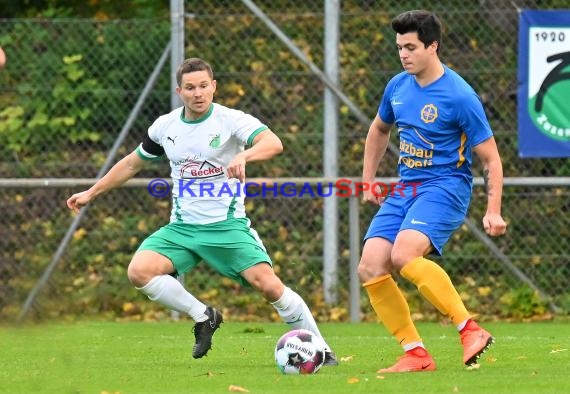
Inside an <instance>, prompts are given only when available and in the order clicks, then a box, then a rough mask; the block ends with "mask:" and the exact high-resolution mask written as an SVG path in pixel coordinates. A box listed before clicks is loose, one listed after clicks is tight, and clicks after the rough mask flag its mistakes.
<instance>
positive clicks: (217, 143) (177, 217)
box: [136, 103, 268, 224]
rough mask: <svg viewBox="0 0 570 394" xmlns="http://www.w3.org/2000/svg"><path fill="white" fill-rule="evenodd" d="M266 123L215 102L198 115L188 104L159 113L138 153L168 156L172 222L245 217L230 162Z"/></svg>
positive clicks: (153, 157) (147, 156)
mask: <svg viewBox="0 0 570 394" xmlns="http://www.w3.org/2000/svg"><path fill="white" fill-rule="evenodd" d="M267 128H268V127H267V126H266V125H264V124H263V123H261V121H259V120H258V119H257V118H255V117H253V116H251V115H248V114H246V113H244V112H242V111H239V110H235V109H231V108H227V107H224V106H223V105H219V104H216V103H213V104H212V105H210V109H209V110H208V112H207V113H206V114H205V115H204V116H202V117H201V118H199V119H196V120H192V121H190V120H186V119H184V107H180V108H177V109H175V110H173V111H172V112H170V113H168V114H166V115H163V116H160V117H159V118H158V119H156V121H155V122H154V123H153V124H152V125H151V126H150V127H149V129H148V138H145V140H144V141H143V142H142V143H141V144H140V146H139V147H138V148H137V150H136V152H137V153H138V155H139V156H140V157H141V158H142V159H143V160H156V159H159V158H161V157H162V156H164V155H166V157H167V158H168V160H170V168H171V169H172V170H171V173H170V176H171V177H172V183H173V185H172V213H171V216H170V222H171V223H174V222H183V223H191V224H208V223H215V222H219V221H223V220H227V219H230V218H243V217H245V207H244V197H245V196H244V194H245V193H243V192H240V185H239V184H238V181H237V180H236V179H228V177H227V175H226V167H227V166H228V164H229V163H230V162H231V160H232V159H233V158H234V157H235V155H237V154H238V153H239V152H242V151H243V150H244V149H245V146H246V145H251V144H252V142H253V139H254V138H255V136H256V135H257V134H259V133H260V132H261V131H263V130H266V129H267Z"/></svg>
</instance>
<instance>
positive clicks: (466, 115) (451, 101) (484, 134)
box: [378, 66, 493, 198]
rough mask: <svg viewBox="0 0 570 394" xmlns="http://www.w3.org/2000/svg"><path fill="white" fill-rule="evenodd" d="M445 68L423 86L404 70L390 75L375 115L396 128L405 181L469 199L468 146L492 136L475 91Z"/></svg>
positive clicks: (400, 172)
mask: <svg viewBox="0 0 570 394" xmlns="http://www.w3.org/2000/svg"><path fill="white" fill-rule="evenodd" d="M444 70H445V71H444V74H443V76H442V77H441V78H439V79H438V80H436V81H434V82H432V83H431V84H429V85H427V86H424V87H421V86H420V85H419V84H418V83H417V82H416V79H415V77H414V76H413V75H410V74H408V73H407V72H402V73H400V74H398V75H396V76H394V77H393V78H392V79H391V80H390V82H389V83H388V85H387V86H386V90H385V91H384V95H383V97H382V101H381V102H380V106H379V108H378V115H379V116H380V118H381V119H382V120H383V121H384V122H385V123H388V124H393V123H394V124H395V126H396V128H397V131H398V135H399V137H400V158H399V161H398V170H399V174H400V177H401V178H402V181H403V182H422V183H427V182H430V183H431V182H432V181H433V182H435V183H439V184H440V186H441V187H443V188H446V189H447V190H450V191H451V190H453V191H452V193H455V192H459V193H460V194H462V195H464V194H467V195H466V196H465V197H467V198H468V197H469V196H470V193H471V186H472V179H473V176H472V174H471V162H472V158H471V150H472V147H474V146H476V145H478V144H480V143H481V142H484V141H485V140H487V139H489V138H490V137H491V136H492V135H493V132H492V131H491V127H490V125H489V122H488V120H487V117H486V116H485V111H484V110H483V105H482V103H481V100H480V99H479V96H478V95H477V94H476V93H475V91H474V90H473V88H472V87H471V86H469V84H468V83H467V82H465V80H464V79H463V78H462V77H461V76H460V75H459V74H457V73H456V72H455V71H453V70H451V69H450V68H448V67H447V66H444ZM448 187H449V188H448Z"/></svg>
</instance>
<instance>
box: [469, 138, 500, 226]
mask: <svg viewBox="0 0 570 394" xmlns="http://www.w3.org/2000/svg"><path fill="white" fill-rule="evenodd" d="M473 152H475V154H476V155H477V157H479V159H481V163H482V164H483V178H484V180H485V188H486V192H487V212H486V213H485V216H484V217H483V228H484V229H485V231H486V232H487V234H489V235H491V236H497V235H502V234H504V233H505V231H506V230H507V224H506V223H505V221H504V220H503V218H502V216H501V199H502V196H503V165H502V163H501V157H500V156H499V150H498V149H497V144H496V142H495V138H493V137H491V138H489V139H488V140H486V141H484V142H482V143H480V144H479V145H477V146H475V147H474V148H473Z"/></svg>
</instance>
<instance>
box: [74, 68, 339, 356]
mask: <svg viewBox="0 0 570 394" xmlns="http://www.w3.org/2000/svg"><path fill="white" fill-rule="evenodd" d="M176 79H177V83H178V87H177V88H176V92H177V93H178V95H179V96H180V99H181V100H182V102H183V104H184V106H183V107H181V108H177V109H175V110H174V111H172V112H170V113H169V114H166V115H163V116H160V117H159V118H158V119H157V120H156V121H155V122H154V123H153V124H152V125H151V126H150V127H149V129H148V135H146V136H145V137H144V139H143V141H142V143H141V144H140V146H139V147H138V148H137V149H136V150H135V151H133V152H132V153H130V154H129V155H127V156H126V157H125V158H123V159H122V160H121V161H119V162H118V163H117V164H115V166H113V167H112V168H111V169H110V170H109V172H108V173H107V174H106V175H105V176H104V177H103V178H101V179H100V180H98V181H97V182H96V183H95V184H94V185H93V186H92V187H91V188H89V189H88V190H86V191H83V192H81V193H77V194H74V195H73V196H71V197H70V198H69V199H68V200H67V206H68V207H69V208H70V209H72V210H74V211H75V212H79V210H80V209H81V207H83V206H85V205H86V204H88V203H89V202H90V201H92V200H93V199H95V198H96V197H97V196H99V195H101V194H102V193H105V192H107V191H109V190H111V189H113V188H116V187H118V186H120V185H122V184H123V183H125V182H126V181H127V180H128V179H130V178H132V177H133V176H134V175H135V174H136V173H137V172H139V171H140V170H141V169H142V168H143V166H144V164H145V163H146V162H147V161H149V160H156V159H160V158H162V157H164V156H166V157H167V158H168V159H169V160H170V167H171V177H172V180H173V193H172V194H173V204H172V214H171V217H170V223H168V224H167V225H165V226H164V227H162V228H160V229H159V230H157V231H156V232H155V233H153V234H151V235H150V236H149V237H148V238H146V239H145V240H144V241H143V243H142V244H141V245H140V247H139V249H138V250H137V252H136V253H135V255H134V256H133V258H132V260H131V262H130V264H129V267H128V277H129V280H130V282H131V283H132V284H133V285H134V286H135V287H136V288H137V289H138V290H140V291H141V292H143V293H144V294H145V295H147V296H148V298H149V299H151V300H152V301H156V302H158V303H160V304H162V305H164V306H166V307H168V308H170V309H172V310H175V311H178V312H180V313H184V314H188V315H189V316H190V317H192V319H193V320H194V321H195V322H196V323H195V325H194V336H195V339H196V344H195V345H194V348H193V352H192V356H193V357H194V358H200V357H203V356H205V355H206V354H207V353H208V350H210V348H211V345H212V336H213V335H214V332H215V331H216V330H217V329H218V328H219V326H220V324H221V323H222V322H223V317H222V314H221V313H220V312H219V311H218V310H216V309H214V308H213V307H211V306H208V305H206V304H204V303H202V302H201V301H200V300H198V299H197V298H196V297H194V296H193V295H192V294H190V293H189V292H188V291H187V290H186V289H185V288H184V287H183V286H182V284H180V282H179V281H178V280H176V279H175V277H174V276H175V275H176V274H183V273H186V272H189V271H191V270H192V269H193V268H194V267H195V266H196V265H197V264H198V263H199V262H200V261H205V262H206V263H207V264H208V265H209V266H210V267H212V268H213V269H215V270H216V271H218V272H219V273H220V274H222V275H224V276H226V277H229V278H232V279H234V280H235V281H237V282H239V283H240V284H243V285H246V286H252V287H253V288H255V289H257V290H258V291H260V292H261V294H262V295H263V297H264V298H265V299H266V300H267V301H269V302H270V303H271V304H272V305H273V307H274V308H275V309H276V311H277V313H278V314H279V316H281V318H282V319H283V321H284V322H285V323H287V324H288V325H289V326H290V327H291V328H293V329H296V328H304V329H308V330H311V331H313V332H315V333H316V334H318V335H319V336H321V334H320V332H319V329H318V327H317V324H316V322H315V319H314V318H313V316H312V314H311V312H310V310H309V308H308V307H307V304H306V303H305V301H303V299H302V298H301V296H299V294H297V293H296V292H294V291H293V290H292V289H290V288H288V287H286V286H285V285H284V284H283V283H282V282H281V280H280V279H279V277H277V275H276V274H275V272H274V271H273V268H272V265H271V259H270V258H269V256H268V254H267V252H266V250H265V247H264V246H263V243H262V242H261V240H260V239H259V237H258V235H257V233H256V232H255V230H254V229H253V228H251V227H250V222H249V219H248V218H247V217H246V214H245V208H244V193H238V192H237V190H238V189H237V187H238V186H239V185H237V182H238V181H239V182H241V183H244V182H245V177H246V170H245V167H246V164H247V163H249V162H252V161H259V160H267V159H270V158H271V157H273V156H275V155H277V154H279V153H280V152H281V151H282V150H283V146H282V144H281V141H280V139H279V138H278V137H277V136H276V135H275V134H274V133H273V132H272V131H271V130H270V129H269V128H268V127H267V126H266V125H264V124H262V123H261V122H260V121H259V120H258V119H256V118H255V117H253V116H251V115H248V114H246V113H244V112H242V111H238V110H235V109H230V108H227V107H224V106H222V105H220V104H217V103H214V102H213V99H214V92H215V91H216V80H215V79H214V75H213V72H212V68H211V67H210V65H209V64H208V63H207V62H205V61H204V60H202V59H199V58H190V59H186V60H185V61H184V62H183V63H182V64H181V65H180V67H179V68H178V70H177V73H176ZM246 146H248V149H245V147H246ZM205 183H208V190H211V193H203V192H200V190H202V191H203V190H205V188H202V189H200V188H201V186H202V185H203V184H205ZM232 191H233V192H232ZM238 194H239V195H238ZM321 337H322V336H321ZM337 364H338V362H337V360H336V356H335V354H334V353H333V351H332V350H331V348H330V347H329V346H328V345H326V354H325V365H337Z"/></svg>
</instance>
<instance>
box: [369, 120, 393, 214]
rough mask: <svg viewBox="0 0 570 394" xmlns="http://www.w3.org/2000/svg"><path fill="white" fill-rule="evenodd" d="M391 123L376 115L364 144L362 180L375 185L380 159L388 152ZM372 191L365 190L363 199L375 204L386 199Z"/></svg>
mask: <svg viewBox="0 0 570 394" xmlns="http://www.w3.org/2000/svg"><path fill="white" fill-rule="evenodd" d="M391 128H392V125H391V124H388V123H385V122H384V121H383V120H382V119H380V116H378V114H376V117H375V118H374V120H373V121H372V123H371V124H370V127H369V129H368V135H367V136H366V143H365V144H364V161H363V164H362V182H364V183H366V184H369V185H373V184H374V180H375V178H376V171H377V170H378V166H379V165H380V161H381V160H382V158H383V157H384V154H385V153H386V149H387V148H388V142H389V140H390V129H391ZM378 195H379V194H378V193H376V195H375V194H374V193H372V190H365V191H364V192H363V196H362V199H363V200H364V201H368V202H371V203H374V204H380V203H382V201H383V200H384V199H381V198H380V197H378Z"/></svg>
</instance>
